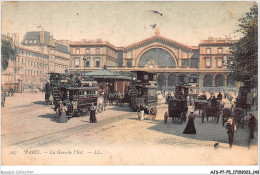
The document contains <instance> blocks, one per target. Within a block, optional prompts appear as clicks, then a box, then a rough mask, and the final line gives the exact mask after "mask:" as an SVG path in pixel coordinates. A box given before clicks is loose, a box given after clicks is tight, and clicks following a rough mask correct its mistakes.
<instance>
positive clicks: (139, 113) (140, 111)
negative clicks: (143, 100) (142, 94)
mask: <svg viewBox="0 0 260 175" xmlns="http://www.w3.org/2000/svg"><path fill="white" fill-rule="evenodd" d="M137 116H138V118H139V119H140V120H141V121H142V120H144V106H143V105H142V104H140V105H139V108H138V110H137Z"/></svg>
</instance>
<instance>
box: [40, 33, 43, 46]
mask: <svg viewBox="0 0 260 175" xmlns="http://www.w3.org/2000/svg"><path fill="white" fill-rule="evenodd" d="M40 44H44V31H41V32H40Z"/></svg>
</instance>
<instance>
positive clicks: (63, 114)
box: [59, 102, 68, 123]
mask: <svg viewBox="0 0 260 175" xmlns="http://www.w3.org/2000/svg"><path fill="white" fill-rule="evenodd" d="M67 110H68V107H67V106H66V105H65V104H62V103H61V102H60V113H59V114H60V116H59V123H67V121H68V117H67V115H66V112H67Z"/></svg>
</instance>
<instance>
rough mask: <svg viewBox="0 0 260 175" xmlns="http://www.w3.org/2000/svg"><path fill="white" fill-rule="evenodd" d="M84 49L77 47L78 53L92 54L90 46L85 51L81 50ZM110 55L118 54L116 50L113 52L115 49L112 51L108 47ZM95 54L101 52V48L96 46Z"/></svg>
mask: <svg viewBox="0 0 260 175" xmlns="http://www.w3.org/2000/svg"><path fill="white" fill-rule="evenodd" d="M81 51H82V50H80V49H79V48H77V49H76V52H75V53H76V54H90V48H87V49H85V52H83V53H82V52H81ZM107 52H108V55H110V56H113V57H115V56H116V53H115V52H113V51H111V50H109V49H108V51H107ZM95 54H101V50H100V48H96V49H95Z"/></svg>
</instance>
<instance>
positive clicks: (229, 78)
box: [227, 74, 235, 87]
mask: <svg viewBox="0 0 260 175" xmlns="http://www.w3.org/2000/svg"><path fill="white" fill-rule="evenodd" d="M227 86H231V87H233V86H235V80H234V76H233V75H232V74H229V75H228V76H227Z"/></svg>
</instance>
